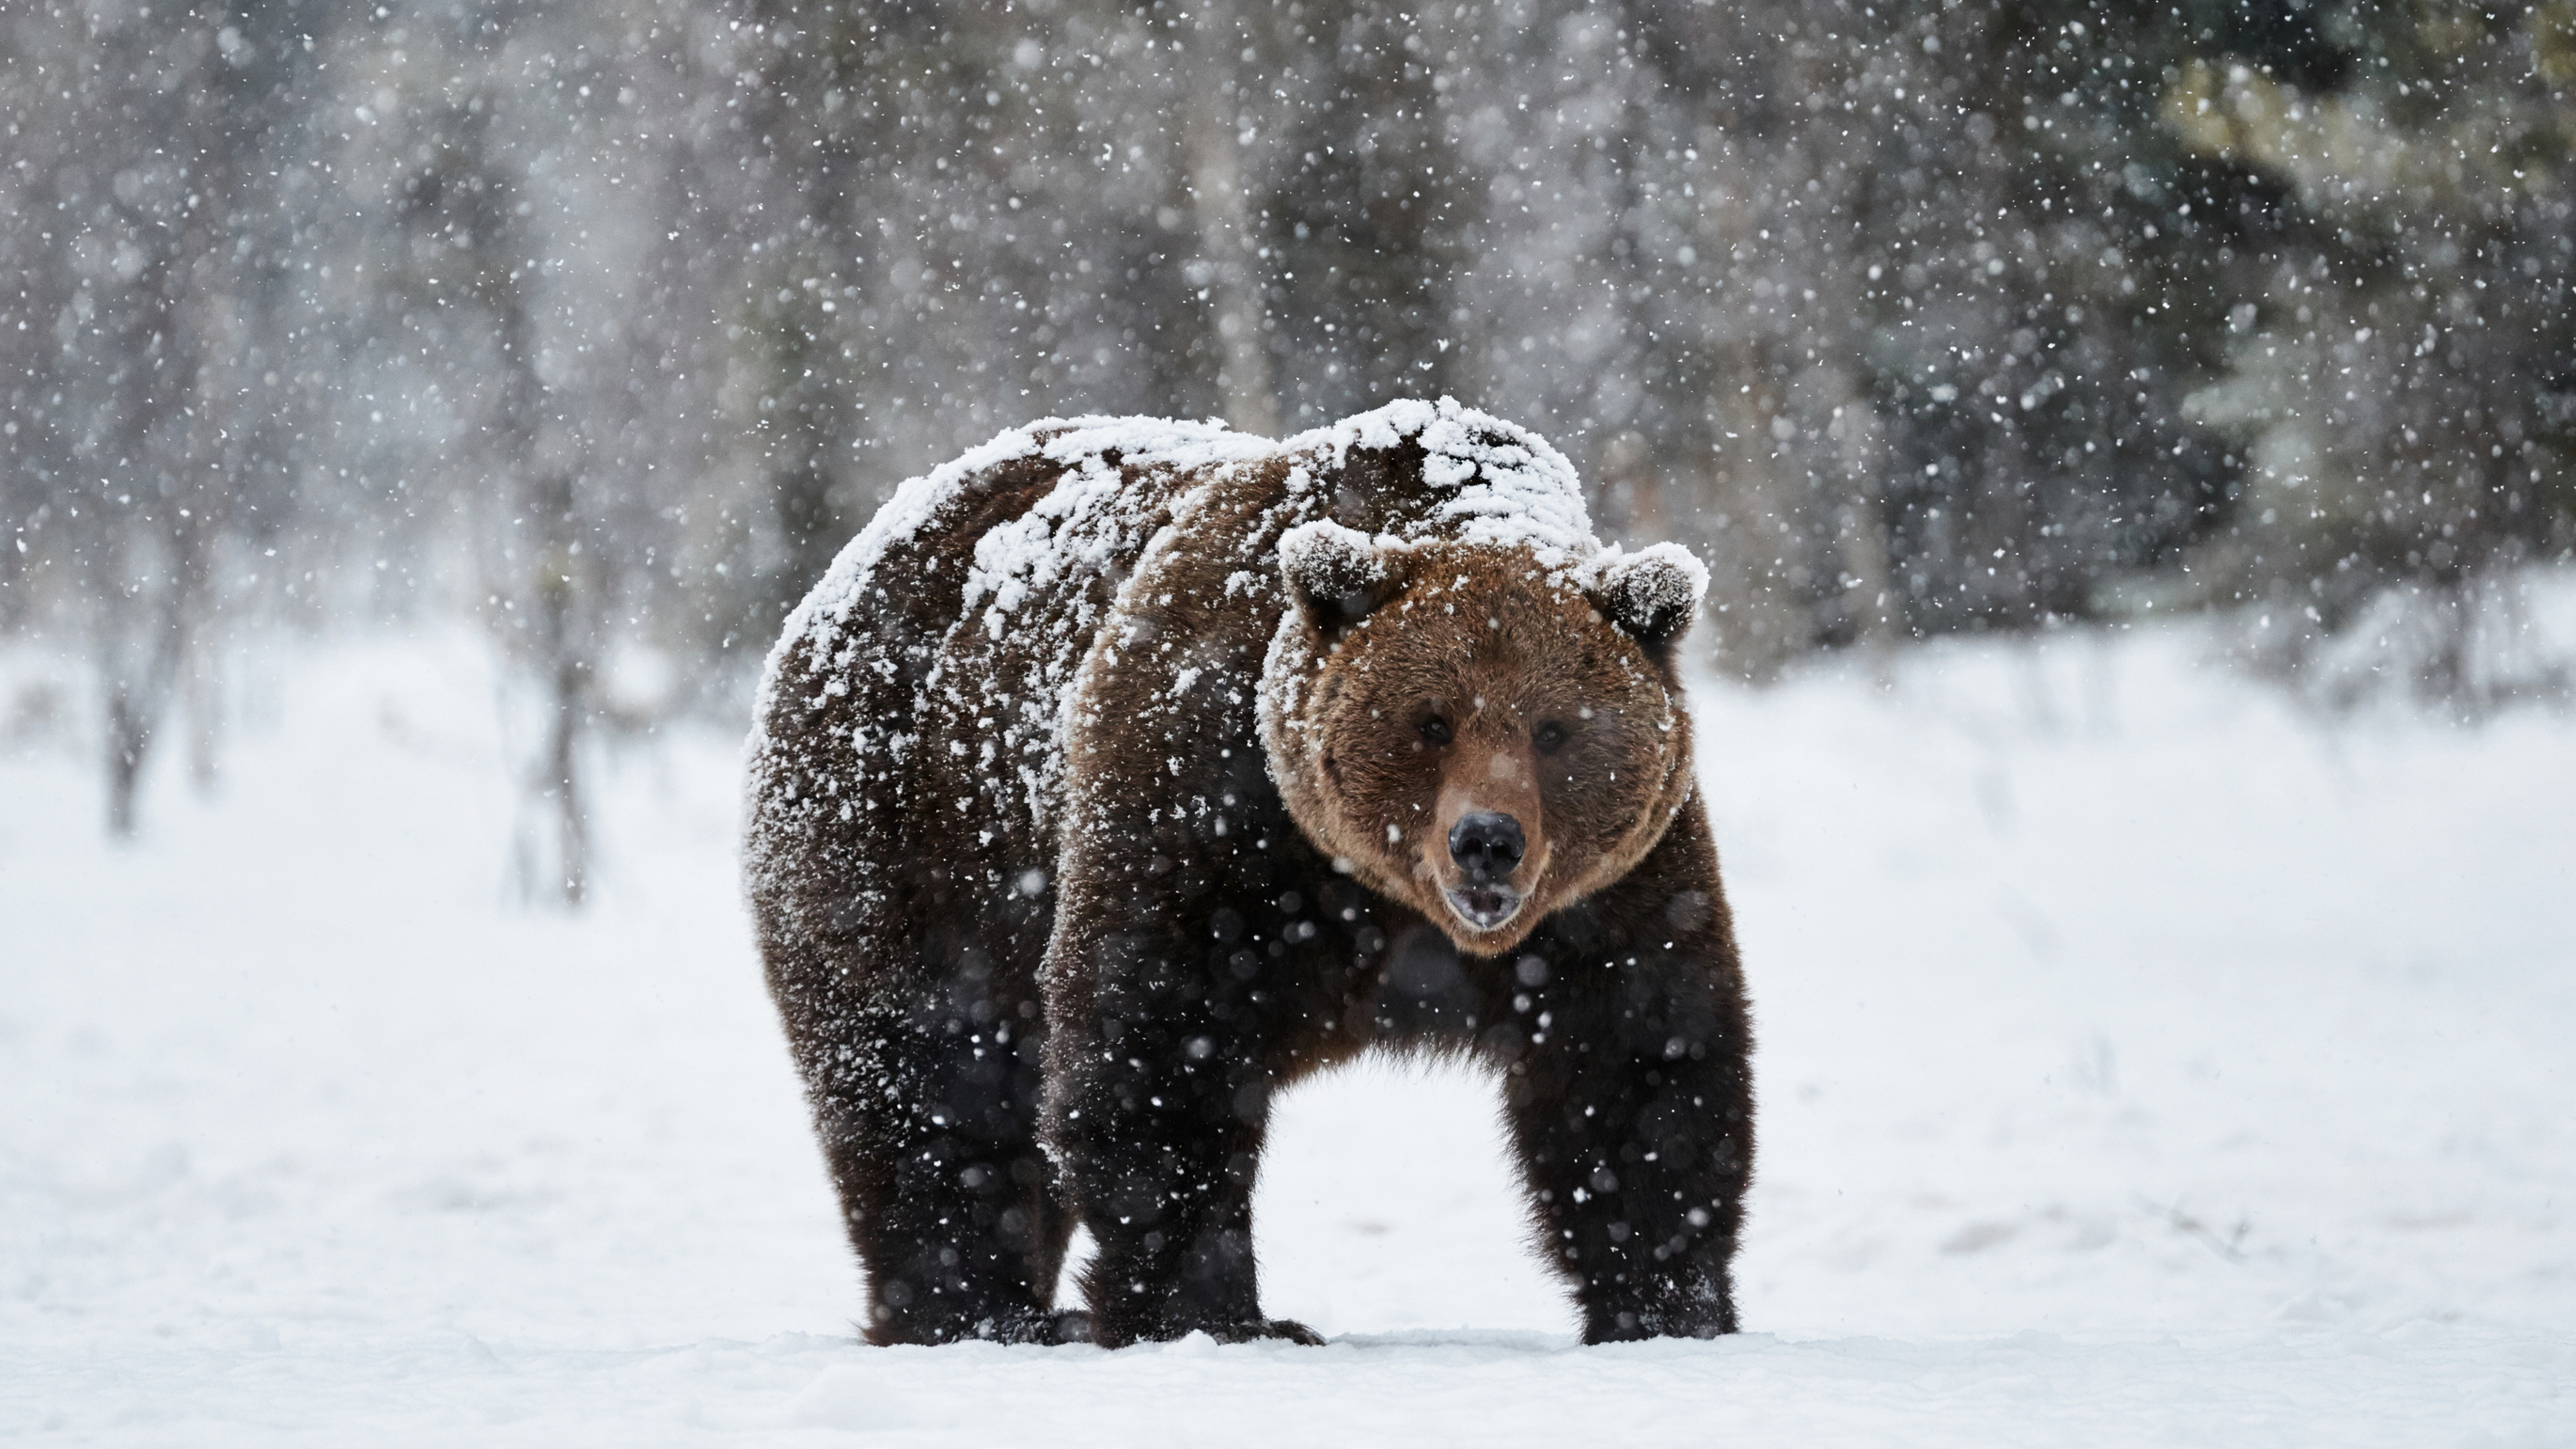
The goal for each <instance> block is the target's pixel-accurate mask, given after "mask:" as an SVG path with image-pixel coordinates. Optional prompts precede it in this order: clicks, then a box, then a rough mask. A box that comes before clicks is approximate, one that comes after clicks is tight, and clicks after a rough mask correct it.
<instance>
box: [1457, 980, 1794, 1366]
mask: <svg viewBox="0 0 2576 1449" xmlns="http://www.w3.org/2000/svg"><path fill="white" fill-rule="evenodd" d="M1524 962H1525V963H1526V964H1525V968H1524V969H1525V972H1526V974H1527V975H1544V976H1546V977H1547V978H1549V979H1547V980H1546V981H1545V982H1544V983H1533V984H1534V985H1535V986H1536V987H1537V989H1534V990H1530V991H1526V992H1523V993H1522V994H1521V995H1520V997H1519V1000H1520V1001H1525V1002H1528V1003H1529V1006H1528V1007H1527V1008H1526V1009H1525V1010H1524V1011H1522V1012H1520V1013H1518V1014H1517V1026H1518V1031H1519V1043H1518V1048H1519V1049H1518V1050H1517V1051H1515V1052H1513V1053H1511V1059H1510V1060H1509V1064H1508V1066H1507V1068H1506V1073H1507V1074H1506V1077H1505V1082H1506V1087H1505V1091H1506V1101H1507V1103H1508V1116H1509V1121H1510V1128H1511V1133H1512V1137H1513V1142H1514V1146H1515V1147H1516V1148H1517V1149H1518V1155H1519V1157H1520V1160H1521V1167H1522V1171H1523V1173H1524V1176H1525V1179H1526V1181H1527V1184H1528V1186H1529V1189H1530V1195H1531V1197H1532V1198H1533V1199H1534V1200H1535V1201H1536V1204H1537V1215H1538V1219H1539V1224H1540V1228H1541V1237H1542V1240H1543V1242H1544V1243H1545V1250H1546V1252H1547V1253H1548V1255H1549V1256H1550V1257H1551V1258H1552V1259H1553V1262H1554V1266H1555V1267H1556V1268H1557V1269H1558V1270H1559V1271H1560V1272H1562V1273H1564V1274H1566V1275H1567V1276H1568V1277H1569V1278H1570V1279H1572V1280H1573V1283H1574V1292H1575V1300H1576V1302H1577V1304H1578V1305H1579V1306H1580V1307H1581V1308H1582V1311H1583V1341H1584V1342H1585V1343H1608V1342H1613V1341H1617V1340H1622V1339H1635V1338H1656V1337H1676V1338H1710V1337H1714V1336H1716V1335H1718V1334H1724V1333H1733V1332H1734V1331H1735V1327H1736V1322H1735V1297H1734V1287H1733V1277H1732V1273H1731V1266H1730V1265H1731V1262H1732V1260H1733V1258H1734V1255H1735V1243H1736V1233H1737V1229H1738V1227H1739V1225H1740V1223H1741V1221H1742V1202H1743V1196H1744V1189H1745V1186H1746V1181H1747V1178H1748V1176H1749V1168H1750V1165H1751V1158H1752V1135H1751V1134H1752V1123H1751V1107H1752V1099H1751V1091H1750V1086H1749V1082H1748V1080H1747V1076H1746V1072H1745V1045H1746V1044H1745V1042H1744V1040H1743V1024H1742V1014H1741V1008H1740V1006H1738V1005H1736V1004H1735V1003H1734V1002H1733V1001H1732V999H1731V997H1730V995H1729V994H1728V993H1727V992H1725V991H1724V989H1723V985H1722V981H1723V978H1717V977H1713V976H1712V974H1711V973H1710V972H1709V970H1708V969H1707V967H1706V965H1705V964H1703V963H1700V962H1696V961H1693V960H1691V959H1690V958H1689V956H1688V955H1687V954H1686V953H1676V952H1674V951H1671V950H1669V949H1664V950H1653V951H1639V952H1625V951H1623V952H1621V953H1619V954H1617V955H1614V956H1610V957H1608V958H1607V959H1603V958H1602V957H1600V956H1593V957H1592V958H1591V959H1588V960H1587V959H1585V958H1584V957H1583V956H1573V957H1571V958H1567V957H1559V958H1558V959H1556V960H1554V961H1550V962H1546V963H1544V965H1543V966H1542V964H1541V963H1540V961H1539V960H1538V958H1536V957H1525V958H1524ZM1525 979H1526V978H1525Z"/></svg>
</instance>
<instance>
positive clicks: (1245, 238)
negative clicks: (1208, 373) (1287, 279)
mask: <svg viewBox="0 0 2576 1449" xmlns="http://www.w3.org/2000/svg"><path fill="white" fill-rule="evenodd" d="M1219 49H1220V52H1221V51H1222V43H1221V42H1220V46H1219ZM1232 72H1233V67H1232V66H1231V65H1225V66H1209V67H1208V68H1207V70H1206V72H1205V77H1206V78H1205V80H1204V81H1203V83H1202V85H1201V88H1200V90H1199V92H1198V94H1196V95H1195V96H1193V97H1191V101H1190V117H1189V140H1188V145H1189V185H1190V195H1191V198H1192V203H1193V207H1194V210H1195V211H1196V213H1197V218H1198V233H1199V255H1200V257H1201V258H1202V259H1203V260H1205V261H1206V262H1207V264H1208V265H1209V267H1210V269H1211V273H1212V275H1211V277H1210V280H1209V282H1208V297H1209V306H1210V310H1211V311H1212V313H1213V314H1214V319H1215V324H1216V334H1217V339H1218V342H1219V343H1220V344H1221V346H1222V347H1223V349H1224V353H1223V355H1224V358H1225V360H1224V362H1223V363H1222V364H1221V365H1220V368H1219V371H1218V372H1217V388H1218V390H1219V392H1220V393H1221V395H1222V396H1223V397H1224V398H1225V420H1226V422H1228V423H1229V424H1231V425H1233V426H1234V427H1236V428H1239V429H1241V430H1242V431H1244V432H1247V433H1254V434H1258V435H1259V436H1261V437H1265V438H1268V437H1276V436H1277V435H1278V432H1279V400H1278V398H1277V396H1276V395H1275V394H1274V393H1272V391H1271V388H1270V333H1269V328H1268V327H1267V326H1266V325H1265V316H1264V311H1265V309H1264V308H1263V306H1262V301H1261V274H1260V270H1259V269H1258V268H1257V267H1255V266H1254V265H1253V261H1254V258H1253V256H1252V251H1253V245H1254V243H1253V229H1252V209H1251V203H1250V202H1249V201H1248V200H1247V199H1246V198H1245V196H1244V187H1243V148H1242V145H1241V143H1240V142H1239V141H1238V140H1237V138H1236V136H1235V125H1236V117H1235V101H1236V92H1235V85H1234V81H1233V79H1232Z"/></svg>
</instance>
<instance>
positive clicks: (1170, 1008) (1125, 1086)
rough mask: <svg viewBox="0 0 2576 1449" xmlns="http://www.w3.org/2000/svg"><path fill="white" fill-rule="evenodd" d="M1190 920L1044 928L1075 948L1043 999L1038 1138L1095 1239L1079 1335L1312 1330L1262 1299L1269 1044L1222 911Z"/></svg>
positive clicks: (1239, 1335) (1131, 1337)
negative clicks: (1043, 1091) (1074, 936)
mask: <svg viewBox="0 0 2576 1449" xmlns="http://www.w3.org/2000/svg"><path fill="white" fill-rule="evenodd" d="M1192 914H1195V913H1192ZM1199 924H1200V926H1201V931H1203V932H1204V933H1205V935H1204V936H1203V938H1202V939H1199V940H1192V939H1190V938H1191V937H1192V936H1199V935H1201V931H1190V930H1187V929H1172V928H1170V927H1168V926H1166V927H1164V928H1161V929H1156V928H1154V927H1152V926H1144V925H1142V923H1139V928H1137V929H1130V930H1125V931H1119V932H1115V933H1110V934H1105V935H1100V936H1094V937H1091V938H1090V940H1089V941H1088V942H1087V943H1080V942H1078V941H1077V940H1069V939H1067V938H1068V936H1070V935H1071V933H1061V932H1060V935H1059V942H1058V944H1059V946H1060V947H1067V948H1069V949H1071V950H1073V951H1076V952H1079V953H1080V954H1081V955H1082V956H1083V957H1084V958H1085V959H1084V960H1083V961H1082V962H1081V964H1080V965H1079V966H1078V967H1075V968H1073V969H1072V970H1071V971H1070V972H1069V973H1068V974H1069V975H1071V976H1073V977H1074V978H1075V979H1076V981H1077V982H1079V984H1075V985H1068V986H1067V987H1066V988H1065V989H1062V990H1060V991H1059V992H1058V993H1057V996H1056V1001H1055V1003H1054V1009H1053V1010H1052V1011H1051V1012H1050V1015H1051V1016H1052V1017H1053V1018H1054V1020H1053V1026H1052V1036H1051V1039H1050V1041H1049V1043H1048V1061H1049V1074H1048V1075H1049V1085H1048V1092H1049V1101H1048V1108H1047V1110H1048V1120H1049V1123H1050V1131H1049V1137H1050V1140H1051V1142H1052V1143H1053V1145H1054V1148H1055V1150H1056V1152H1057V1154H1058V1156H1059V1159H1060V1161H1061V1163H1062V1166H1063V1169H1064V1172H1065V1175H1066V1178H1067V1180H1068V1181H1069V1183H1070V1185H1071V1187H1072V1190H1073V1194H1074V1200H1075V1202H1076V1203H1077V1204H1078V1205H1079V1207H1080V1209H1081V1213H1082V1220H1083V1222H1084V1223H1085V1224H1087V1225H1088V1226H1089V1227H1090V1229H1091V1234H1092V1237H1093V1239H1094V1240H1095V1241H1096V1242H1097V1243H1098V1245H1099V1248H1098V1252H1097V1253H1096V1255H1095V1256H1094V1257H1093V1258H1092V1260H1091V1263H1090V1266H1089V1267H1088V1268H1087V1269H1086V1270H1085V1272H1084V1274H1083V1291H1084V1294H1085V1296H1086V1297H1087V1299H1088V1300H1089V1302H1090V1304H1091V1311H1092V1335H1093V1340H1094V1341H1095V1342H1097V1343H1099V1344H1101V1345H1103V1346H1104V1347H1110V1348H1117V1347H1121V1346H1124V1345H1126V1344H1130V1343H1135V1342H1138V1341H1140V1340H1163V1339H1174V1338H1179V1337H1182V1336H1183V1335H1185V1334H1189V1333H1192V1332H1205V1333H1207V1334H1209V1335H1210V1336H1212V1337H1214V1338H1216V1339H1217V1340H1219V1341H1220V1342H1228V1343H1231V1342H1240V1341H1242V1340H1245V1339H1252V1338H1289V1339H1294V1340H1296V1341H1298V1342H1301V1343H1320V1342H1322V1340H1321V1339H1320V1338H1319V1337H1317V1336H1316V1335H1315V1334H1314V1333H1313V1332H1312V1331H1311V1330H1309V1329H1307V1328H1306V1327H1304V1326H1303V1325H1301V1324H1297V1323H1293V1322H1289V1321H1286V1320H1277V1321H1273V1320H1270V1319H1267V1318H1265V1317H1263V1315H1262V1312H1261V1300H1260V1291H1259V1284H1258V1281H1257V1276H1256V1272H1255V1267H1254V1261H1253V1252H1252V1185H1253V1179H1254V1177H1255V1175H1256V1173H1257V1171H1258V1167H1259V1162H1260V1154H1261V1145H1262V1139H1263V1136H1264V1135H1265V1133H1266V1130H1267V1127H1268V1122H1269V1113H1270V1077H1269V1074H1268V1072H1267V1071H1266V1070H1265V1069H1264V1067H1263V1065H1262V1063H1263V1060H1264V1058H1265V1057H1266V1056H1267V1054H1268V1053H1267V1052H1266V1051H1265V1047H1267V1046H1269V1045H1271V1044H1270V1043H1267V1042H1265V1041H1263V1040H1262V1039H1261V1038H1262V1033H1261V1032H1260V1031H1259V1030H1258V1026H1257V1016H1256V1013H1257V1007H1256V1006H1255V1004H1254V1003H1251V1002H1249V1001H1247V1000H1245V999H1244V998H1245V997H1246V995H1247V994H1248V993H1247V992H1246V991H1245V990H1244V989H1243V987H1244V986H1245V984H1246V983H1245V982H1243V981H1242V980H1239V979H1237V978H1238V975H1239V973H1238V972H1237V971H1235V970H1233V969H1229V968H1228V966H1227V960H1228V957H1229V955H1232V954H1239V953H1236V952H1230V951H1229V950H1228V949H1227V947H1228V943H1227V942H1226V941H1224V940H1223V939H1222V937H1223V935H1224V934H1225V931H1226V929H1227V925H1226V923H1225V922H1224V921H1223V920H1220V921H1218V922H1216V923H1214V924H1213V925H1211V924H1209V923H1207V922H1204V921H1202V922H1200V923H1199ZM1211 947H1213V948H1215V949H1213V950H1211V949H1210V948H1211ZM1059 969H1063V966H1062V965H1061V964H1060V967H1059ZM1085 988H1087V989H1085Z"/></svg>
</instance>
